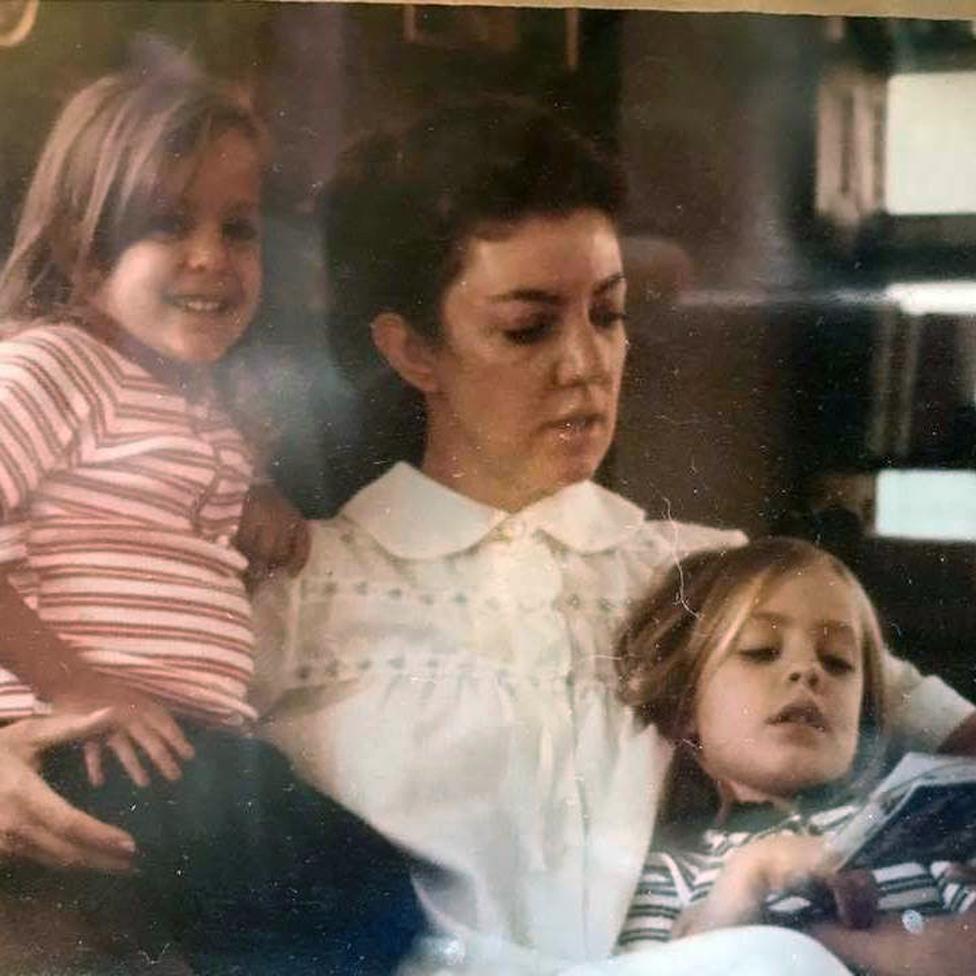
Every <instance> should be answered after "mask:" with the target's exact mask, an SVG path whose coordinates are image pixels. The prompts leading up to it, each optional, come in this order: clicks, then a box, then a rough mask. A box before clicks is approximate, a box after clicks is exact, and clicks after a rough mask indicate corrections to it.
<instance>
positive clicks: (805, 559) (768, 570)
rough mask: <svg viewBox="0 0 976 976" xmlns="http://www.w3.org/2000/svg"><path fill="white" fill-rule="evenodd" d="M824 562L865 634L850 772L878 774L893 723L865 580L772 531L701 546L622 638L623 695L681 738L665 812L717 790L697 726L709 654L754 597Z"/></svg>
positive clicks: (725, 645) (696, 810)
mask: <svg viewBox="0 0 976 976" xmlns="http://www.w3.org/2000/svg"><path fill="white" fill-rule="evenodd" d="M815 566H821V567H826V568H827V569H828V570H829V571H830V572H832V573H833V574H834V575H835V576H836V577H837V578H838V579H840V580H841V581H842V582H844V583H845V584H846V585H847V586H848V587H849V588H850V590H851V593H852V594H853V596H854V601H855V606H856V608H857V612H858V618H859V621H858V622H859V623H860V627H861V634H862V652H863V656H864V693H863V697H862V701H861V729H860V733H861V734H860V738H859V741H858V750H857V753H856V755H855V760H854V764H853V767H852V779H857V780H858V782H860V781H861V780H862V779H864V780H865V781H866V780H868V779H870V778H873V776H874V775H876V773H877V770H878V767H879V764H880V760H881V755H882V752H883V745H884V742H885V737H886V733H887V727H888V709H887V704H886V701H885V690H884V675H883V670H882V668H883V665H882V662H883V654H884V641H883V639H882V636H881V629H880V626H879V624H878V617H877V613H876V612H875V609H874V606H873V605H872V603H871V601H870V599H869V598H868V596H867V594H866V593H865V592H864V588H863V587H862V586H861V584H860V583H859V582H858V580H857V578H856V577H855V576H854V574H853V573H851V571H850V570H849V569H848V568H847V567H846V566H845V565H844V564H843V563H842V562H840V560H838V559H837V558H835V557H834V556H832V555H830V554H829V553H826V552H824V551H823V550H822V549H818V548H817V547H816V546H814V545H812V544H810V543H808V542H804V541H802V540H800V539H789V538H782V537H770V538H766V539H760V540H757V541H755V542H752V543H750V544H749V545H746V546H742V547H740V548H736V549H729V550H715V551H705V552H698V553H695V554H693V555H691V556H688V557H686V558H685V559H684V560H682V561H681V562H679V563H677V564H676V565H675V566H674V567H673V568H672V569H671V571H670V573H669V574H668V576H667V579H666V580H665V582H664V584H663V586H660V587H655V588H654V590H653V592H652V593H651V594H650V595H649V596H648V597H647V598H646V599H645V600H644V602H643V603H642V604H640V605H639V606H638V607H637V609H636V611H635V612H634V613H633V614H632V616H631V618H630V620H629V621H628V623H627V625H626V627H625V629H624V631H623V633H622V635H621V638H620V640H619V642H618V645H617V655H616V664H617V673H618V676H619V679H620V685H619V689H620V697H621V699H622V700H623V701H624V702H625V703H626V704H628V705H631V706H633V708H634V709H635V710H636V712H637V714H638V715H639V716H640V718H641V720H642V721H643V722H644V723H645V724H647V725H652V724H653V725H654V726H656V727H657V729H658V731H660V732H661V734H662V735H664V736H665V737H666V738H667V739H669V740H670V741H671V742H672V743H673V744H674V745H675V746H676V749H677V751H676V755H675V762H674V763H673V764H672V775H671V781H670V787H669V791H668V795H669V798H668V801H667V807H666V811H665V814H664V816H665V820H670V821H674V820H676V819H678V818H682V817H686V816H688V815H692V814H704V813H706V812H708V810H707V809H702V806H708V805H710V804H711V803H712V802H713V801H714V800H715V794H714V790H713V789H712V787H711V784H710V783H709V784H708V787H707V789H705V788H704V786H705V783H704V780H703V776H704V774H703V772H702V771H701V768H700V766H699V764H698V762H697V760H696V752H697V745H696V742H695V741H694V738H693V737H690V736H689V730H691V729H693V728H694V720H695V708H696V702H697V694H698V683H699V681H700V679H701V675H702V671H703V669H704V667H705V664H706V662H707V661H708V659H709V658H711V657H712V656H713V655H724V654H725V653H726V652H727V651H728V649H729V647H730V646H731V644H732V643H733V641H734V640H735V638H736V636H737V634H738V632H739V630H740V628H741V627H742V625H743V623H744V622H745V620H746V618H747V617H748V616H749V614H750V612H751V610H752V608H753V606H754V605H755V603H756V601H757V600H758V599H759V598H760V597H761V596H762V594H763V593H764V592H766V591H768V589H769V587H770V586H771V585H772V584H774V583H776V582H779V581H781V580H782V579H784V578H785V577H786V576H789V575H795V574H798V573H802V572H804V571H805V570H808V569H810V568H812V567H815Z"/></svg>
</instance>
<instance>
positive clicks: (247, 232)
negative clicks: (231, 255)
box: [224, 217, 261, 243]
mask: <svg viewBox="0 0 976 976" xmlns="http://www.w3.org/2000/svg"><path fill="white" fill-rule="evenodd" d="M260 234H261V231H260V229H259V228H258V224H257V221H255V220H251V219H250V218H247V217H238V218H235V219H234V220H228V221H227V222H226V223H225V224H224V236H225V237H227V238H228V239H229V240H232V241H239V242H241V243H250V242H251V241H256V240H257V239H258V237H259V236H260Z"/></svg>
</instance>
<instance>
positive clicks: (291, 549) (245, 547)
mask: <svg viewBox="0 0 976 976" xmlns="http://www.w3.org/2000/svg"><path fill="white" fill-rule="evenodd" d="M234 544H235V545H236V546H237V548H238V549H240V551H241V552H242V553H244V555H245V556H247V558H248V563H249V565H248V576H249V578H250V581H251V582H252V583H259V582H260V581H261V580H262V579H264V578H265V577H267V576H269V575H271V574H272V573H273V572H275V571H276V570H279V569H286V570H287V571H288V572H289V573H291V574H292V575H295V573H297V572H298V571H299V570H300V569H301V568H302V566H304V565H305V560H306V559H308V549H309V534H308V525H307V524H306V522H305V519H303V518H302V515H301V513H300V512H299V511H298V509H297V508H295V506H294V505H292V504H291V502H289V501H288V500H287V499H286V498H285V497H284V496H283V495H282V494H281V492H279V491H278V489H277V488H275V487H274V485H267V484H261V485H252V486H251V489H250V490H249V491H248V493H247V498H246V499H245V502H244V510H243V512H242V513H241V524H240V526H239V527H238V529H237V537H236V539H235V540H234Z"/></svg>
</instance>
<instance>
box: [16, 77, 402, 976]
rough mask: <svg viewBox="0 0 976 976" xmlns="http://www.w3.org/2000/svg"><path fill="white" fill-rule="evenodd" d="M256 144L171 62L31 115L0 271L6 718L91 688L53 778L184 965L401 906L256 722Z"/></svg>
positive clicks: (219, 963)
mask: <svg viewBox="0 0 976 976" xmlns="http://www.w3.org/2000/svg"><path fill="white" fill-rule="evenodd" d="M264 161H265V147H264V136H263V132H262V128H261V126H260V125H259V123H258V122H257V120H256V119H255V117H254V116H253V115H252V113H251V111H250V110H249V109H248V108H247V107H246V106H245V105H243V104H241V103H240V102H239V101H238V100H237V99H236V98H235V97H232V96H231V95H230V94H229V93H227V92H225V91H224V90H223V89H221V88H220V87H218V86H216V85H215V84H213V83H211V82H210V81H208V80H207V79H205V78H204V77H202V76H201V75H200V74H199V73H197V72H196V71H195V70H193V69H192V67H191V66H188V65H187V64H185V63H184V62H182V61H179V60H175V59H170V61H169V62H165V59H164V60H163V61H159V59H157V63H156V64H155V65H154V66H151V67H149V68H147V69H146V70H136V69H133V70H130V71H127V72H123V73H120V74H116V75H111V76H108V77H105V78H102V79H100V80H98V81H96V82H94V83H93V84H91V85H89V86H88V87H86V88H85V89H84V90H82V91H81V92H80V93H79V94H77V95H76V96H75V97H74V98H73V99H72V100H71V101H70V102H69V103H68V104H67V106H66V107H65V109H64V110H63V112H62V113H61V115H60V117H59V118H58V120H57V122H56V124H55V126H54V128H53V131H52V132H51V134H50V136H49V138H48V141H47V144H46V146H45V148H44V151H43V153H42V155H41V158H40V161H39V163H38V166H37V169H36V172H35V174H34V178H33V181H32V183H31V186H30V189H29V192H28V194H27V198H26V201H25V204H24V208H23V213H22V216H21V219H20V224H19V228H18V231H17V236H16V239H15V242H14V245H13V248H12V251H11V254H10V256H9V259H8V261H7V264H6V267H5V269H4V271H3V274H2V277H0V314H2V316H3V318H4V320H5V325H4V335H5V336H6V338H4V340H3V341H2V342H0V563H2V566H0V570H2V576H0V613H2V615H3V620H4V634H3V637H2V639H0V664H2V665H3V667H4V668H5V669H6V670H4V671H3V672H2V673H0V720H6V721H12V720H15V719H17V718H20V717H23V716H26V715H30V714H32V713H34V712H36V711H38V710H48V709H53V710H55V711H92V710H95V709H101V708H108V709H110V713H109V718H108V720H107V721H106V723H105V724H107V725H108V729H107V731H106V733H105V734H104V735H103V736H101V737H100V738H98V739H97V740H93V741H91V742H89V743H87V744H86V745H85V746H84V749H83V753H84V756H83V761H82V758H81V757H79V756H78V755H77V753H76V752H75V751H73V750H65V751H62V752H61V753H60V754H59V755H56V756H55V757H54V758H53V759H52V761H50V762H49V763H47V765H46V766H45V775H46V777H47V778H48V781H49V782H50V783H51V785H52V786H54V787H55V788H56V789H58V790H59V791H60V792H62V793H63V794H65V796H66V797H67V798H68V799H69V800H70V801H71V802H73V803H75V804H76V805H79V806H81V807H83V808H84V809H86V810H88V811H89V812H91V813H93V814H94V815H95V816H97V817H99V818H100V819H102V820H105V821H108V822H110V823H114V824H116V825H118V826H120V827H122V828H123V829H125V830H127V831H128V832H129V833H130V834H131V835H132V836H133V837H134V838H135V840H136V843H137V845H138V851H137V861H136V864H137V869H138V873H137V875H136V876H135V878H134V879H132V880H131V881H130V882H129V884H130V885H131V886H132V888H134V892H135V896H137V898H138V900H139V901H141V902H144V903H148V904H149V905H150V906H152V914H153V916H154V919H158V920H159V921H160V922H161V923H164V928H165V931H166V937H168V936H169V934H170V933H172V934H174V935H175V936H176V937H177V938H178V940H179V941H180V943H181V945H182V946H183V947H184V949H185V951H186V952H187V954H188V956H189V958H190V960H191V962H193V963H194V964H198V965H199V966H200V967H201V971H202V972H206V973H208V974H209V973H217V972H222V971H224V968H225V967H226V968H227V969H228V970H230V969H233V968H234V967H238V968H240V967H243V969H244V971H246V972H248V973H260V972H269V973H277V972H283V971H286V969H287V971H288V972H305V971H313V970H314V971H337V972H338V971H353V970H354V969H355V967H357V966H358V967H361V969H362V971H363V972H374V971H375V972H382V971H386V970H387V969H388V968H390V967H392V965H393V964H394V963H395V961H396V959H397V958H398V957H399V955H400V954H401V953H402V952H403V951H404V949H405V947H406V946H407V945H408V944H409V942H410V939H411V937H412V934H413V932H414V931H415V929H416V927H417V925H418V917H419V916H418V913H417V910H416V907H415V903H414V900H413V895H412V891H411V889H410V886H409V881H408V879H407V874H406V868H405V865H404V864H403V862H402V860H401V858H400V857H399V855H398V854H397V852H395V851H394V850H393V849H392V848H391V847H390V846H389V845H388V844H386V842H385V841H383V840H382V839H381V838H379V837H378V835H376V834H374V833H373V832H372V831H371V830H369V828H367V827H366V826H365V825H364V824H362V823H361V822H360V821H358V820H357V819H356V818H354V817H352V816H351V815H350V814H348V813H347V812H345V811H344V810H342V809H341V808H339V807H338V806H337V805H335V804H333V803H332V802H331V801H329V800H327V799H326V798H325V797H323V796H321V795H319V794H318V793H316V792H315V791H314V790H312V789H310V788H309V787H307V786H305V785H304V784H302V783H301V782H300V781H298V780H297V779H296V778H295V777H294V775H293V774H292V773H291V769H290V766H289V765H288V763H287V761H286V760H285V759H284V758H283V757H281V756H280V755H279V754H278V753H277V752H276V751H275V750H274V749H272V748H271V747H270V746H268V745H266V744H264V743H262V742H260V741H259V740H257V739H256V738H253V737H252V736H251V735H249V734H248V723H249V722H250V721H251V720H252V719H253V718H255V713H254V711H253V709H252V708H251V706H250V705H249V704H248V702H247V691H248V686H249V681H250V678H251V673H252V650H253V648H252V645H253V634H252V623H251V610H250V605H249V600H248V596H247V593H246V591H245V585H244V578H243V574H244V570H245V567H246V558H245V557H244V556H243V555H242V554H241V553H240V552H239V551H238V550H237V549H236V548H235V546H234V540H235V535H236V534H237V533H238V529H239V525H240V522H241V518H242V512H243V510H244V506H245V500H246V498H247V495H248V489H249V484H250V480H251V476H252V464H251V459H250V452H249V450H248V448H247V447H246V445H245V443H244V442H243V440H242V438H241V436H240V435H239V434H238V433H237V431H236V430H235V428H234V426H233V424H232V423H231V421H230V420H229V419H228V416H227V414H226V413H225V412H224V410H223V408H222V406H221V404H220V403H219V402H218V398H217V397H216V395H215V393H214V385H213V382H212V369H213V367H214V365H215V364H216V363H217V362H218V361H219V360H220V359H221V358H222V357H223V356H224V354H225V353H226V352H227V351H228V350H229V349H230V348H231V347H232V346H233V345H234V344H235V343H236V342H237V340H238V339H239V338H240V337H241V335H242V334H243V333H244V331H245V329H246V328H247V326H248V324H249V323H250V321H251V319H252V317H253V316H254V313H255V311H256V308H257V305H258V300H259V293H260V283H261V209H260V208H261V204H260V192H261V182H262V175H263V170H264V164H265V162H264ZM290 528H293V526H292V527H290ZM253 529H254V526H253V519H252V526H251V530H252V534H253ZM150 770H151V771H153V772H154V773H155V775H150ZM21 882H22V883H23V884H26V881H24V878H23V876H22V877H21ZM86 884H88V885H90V887H89V888H88V889H87V894H86V897H87V898H88V901H89V903H90V904H92V903H94V902H97V900H98V897H101V895H99V896H97V897H96V896H94V895H92V892H101V893H102V894H103V895H104V897H105V898H106V899H108V898H110V892H113V891H114V892H117V891H118V890H119V889H118V887H117V885H119V884H121V882H117V881H116V882H113V885H115V886H116V887H112V886H109V885H96V884H95V882H94V879H91V880H89V881H87V882H86ZM330 967H331V968H330Z"/></svg>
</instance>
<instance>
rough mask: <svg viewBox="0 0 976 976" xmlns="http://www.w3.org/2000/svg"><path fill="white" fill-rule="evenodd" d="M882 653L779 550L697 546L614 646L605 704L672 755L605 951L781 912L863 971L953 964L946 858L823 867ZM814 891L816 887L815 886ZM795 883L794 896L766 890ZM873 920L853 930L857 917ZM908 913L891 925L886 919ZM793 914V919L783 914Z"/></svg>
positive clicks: (851, 799) (963, 932)
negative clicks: (864, 872)
mask: <svg viewBox="0 0 976 976" xmlns="http://www.w3.org/2000/svg"><path fill="white" fill-rule="evenodd" d="M883 650H884V645H883V641H882V637H881V632H880V628H879V625H878V621H877V616H876V613H875V611H874V608H873V607H872V605H871V602H870V600H869V599H868V597H867V595H866V594H865V592H864V590H863V588H862V587H861V585H860V583H859V582H858V581H857V579H856V578H855V577H854V576H853V574H852V573H851V572H850V571H849V570H848V569H847V568H846V567H845V566H844V565H843V564H842V563H841V562H840V561H839V560H837V559H836V558H834V557H833V556H831V555H829V554H827V553H826V552H823V551H822V550H820V549H818V548H816V547H815V546H813V545H810V544H809V543H806V542H802V541H800V540H796V539H786V538H768V539H762V540H759V541H756V542H753V543H752V544H750V545H747V546H744V547H742V548H739V549H733V550H728V551H713V552H700V553H697V554H695V555H693V556H690V557H688V558H687V559H685V560H684V561H683V562H681V563H679V564H678V565H676V566H675V568H674V569H673V570H672V571H671V573H670V575H669V577H668V579H667V581H666V582H665V585H664V586H663V587H661V588H660V589H657V588H656V589H655V592H654V593H653V594H652V595H651V596H649V597H648V598H647V599H646V600H645V602H644V603H643V605H641V606H640V607H639V608H638V609H637V611H636V612H635V613H634V614H633V616H632V618H631V620H630V622H629V625H628V626H627V628H626V630H625V632H624V634H623V635H622V638H621V641H620V643H619V646H618V654H617V667H618V673H619V675H620V683H621V684H620V687H621V696H622V698H623V700H624V701H625V702H627V703H628V704H630V705H632V706H633V707H634V708H635V710H636V711H637V713H638V715H639V716H640V718H641V719H642V720H643V721H644V722H646V723H647V724H653V725H655V726H656V727H657V728H658V730H659V731H660V732H661V733H662V734H663V735H664V736H665V737H666V738H667V739H668V740H670V742H671V743H672V744H673V746H674V760H673V763H672V767H671V771H670V779H669V787H668V799H667V800H666V804H667V805H666V809H665V813H664V815H663V816H664V823H663V824H661V825H659V827H658V831H659V833H658V835H657V836H658V839H659V843H658V844H657V845H656V846H655V849H653V850H652V851H651V853H650V854H649V856H648V858H647V861H646V864H645V866H644V870H643V873H642V876H641V879H640V882H639V884H638V887H637V891H636V893H635V896H634V899H633V902H632V905H631V908H630V912H629V914H628V917H627V920H626V922H625V924H624V927H623V931H622V933H621V936H620V941H619V945H618V950H619V951H621V952H630V951H634V950H637V949H640V948H646V947H648V946H651V945H657V944H660V943H662V942H667V941H668V940H670V939H675V938H680V937H682V936H686V935H690V934H694V933H700V932H704V931H708V930H712V929H717V928H724V927H728V926H734V925H746V924H752V923H757V922H769V923H780V924H790V923H791V921H793V922H795V920H796V919H806V921H805V922H803V923H801V924H804V925H807V926H808V929H809V931H810V933H811V934H813V935H815V936H817V937H818V938H820V940H821V941H822V942H823V943H824V944H825V945H826V946H827V947H828V948H830V949H831V950H832V951H834V952H835V953H837V955H839V956H840V957H841V958H842V959H843V960H844V961H845V962H846V963H847V964H848V965H855V966H859V967H866V968H868V969H870V971H871V972H872V973H877V974H882V973H887V972H894V971H898V972H901V971H902V970H901V969H898V968H897V967H898V966H899V965H901V964H902V963H903V962H904V961H905V960H906V959H909V960H916V961H917V966H918V968H911V969H910V970H909V969H906V970H904V971H911V972H912V973H915V974H925V973H933V974H935V973H939V974H943V976H944V974H945V973H947V972H963V971H966V966H967V965H968V962H967V960H968V958H969V956H970V955H971V953H972V951H973V948H974V947H976V946H974V944H973V940H974V936H973V935H971V934H969V928H968V927H967V923H966V920H965V918H964V917H962V918H960V917H954V918H948V917H946V918H933V919H931V920H930V921H929V922H928V924H926V923H925V922H924V921H923V923H922V927H921V928H922V930H923V931H921V932H920V934H919V932H916V930H915V928H913V927H912V926H911V925H910V926H909V927H908V928H907V929H906V928H905V926H904V925H903V920H904V919H905V918H906V917H908V918H911V919H915V918H916V917H917V918H918V919H926V918H928V917H929V916H933V915H946V914H951V913H963V912H966V911H968V910H969V908H970V907H971V906H972V904H973V902H974V900H976V893H974V891H973V890H972V889H971V888H968V887H966V886H965V885H961V884H959V883H957V882H956V881H954V880H953V879H952V877H951V873H950V869H949V865H948V864H930V865H921V864H903V865H894V866H892V865H888V866H885V867H881V868H878V869H876V870H874V871H873V872H871V875H872V876H871V877H869V878H863V877H860V878H848V879H845V878H844V877H843V876H837V875H834V874H833V870H832V868H833V855H832V853H831V848H830V845H829V837H830V836H831V834H832V833H834V832H835V831H837V830H839V829H840V828H841V827H842V826H843V825H844V824H845V823H846V822H847V821H848V820H849V819H850V817H851V816H853V814H854V812H855V811H856V810H857V809H858V806H859V804H858V802H857V801H858V798H859V797H860V798H861V799H863V797H864V795H865V793H864V790H865V787H866V786H868V785H869V784H871V783H873V781H874V780H875V779H876V778H877V775H878V773H879V771H880V765H881V759H882V753H883V750H884V745H885V732H886V728H887V724H888V711H889V709H888V705H887V703H886V701H885V696H884V680H883V677H884V676H883V661H884V655H883ZM817 881H819V882H820V883H821V884H820V886H818V885H817V884H816V882H817ZM804 883H805V884H806V888H807V890H808V893H809V894H811V895H813V894H814V893H817V895H818V897H814V901H815V902H817V903H821V904H820V908H821V912H820V915H822V914H824V912H827V913H828V914H835V915H837V916H838V917H839V918H840V919H841V920H842V921H844V922H845V923H846V925H841V924H838V923H837V922H836V921H832V920H828V921H822V920H819V921H818V920H814V919H815V916H816V912H815V911H814V909H815V905H814V904H813V903H811V900H810V899H809V898H807V897H801V896H795V897H792V898H790V899H789V900H779V899H777V898H775V897H774V896H775V895H777V893H780V892H782V891H784V890H786V889H789V888H791V887H794V886H797V885H801V886H802V885H803V884H804ZM875 910H877V911H878V912H879V913H880V914H881V918H880V920H879V921H878V922H877V924H875V925H874V926H873V927H871V928H867V929H866V930H864V931H857V930H855V929H856V928H858V927H864V926H869V925H870V924H871V923H872V921H873V920H874V918H873V916H874V912H875ZM906 911H909V912H913V913H915V914H914V915H909V916H903V915H902V914H901V913H903V912H906ZM798 913H799V914H798Z"/></svg>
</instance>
